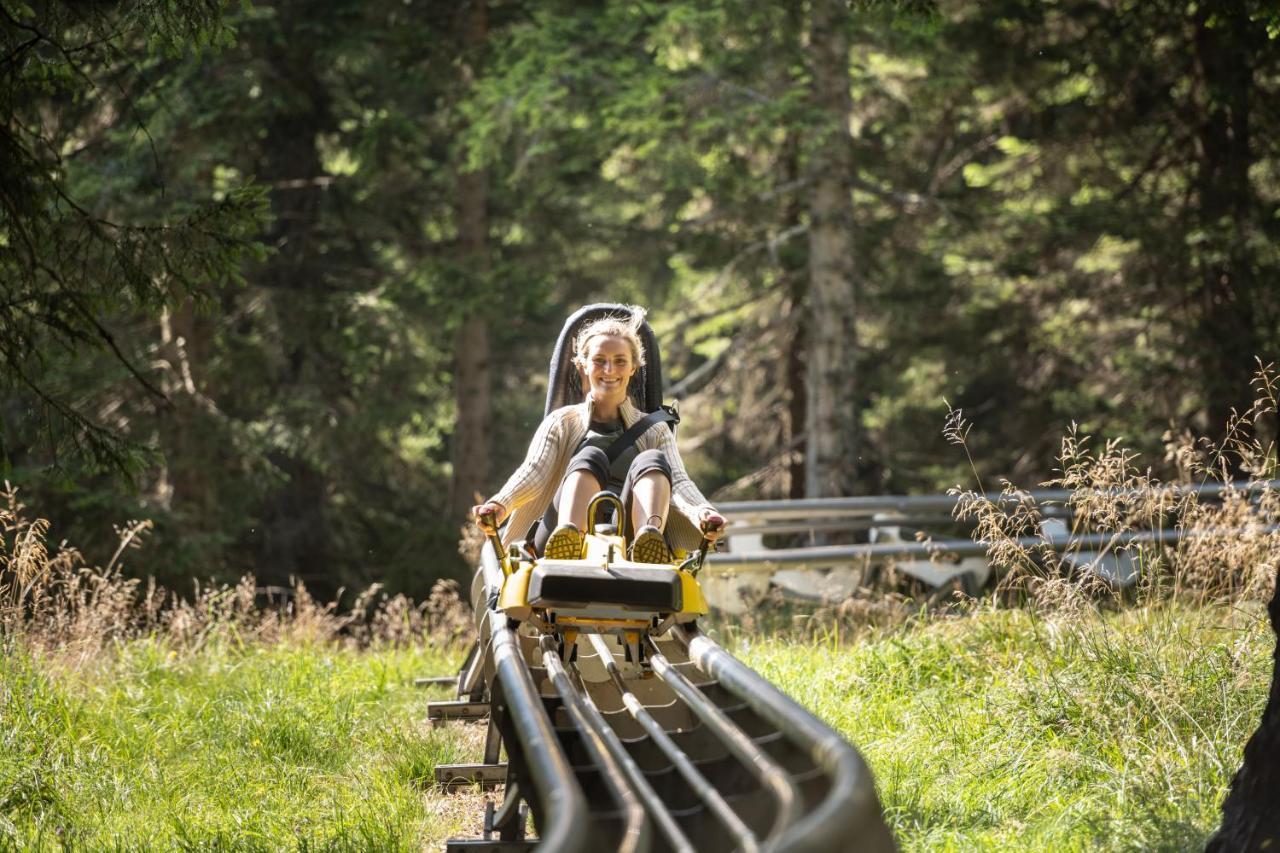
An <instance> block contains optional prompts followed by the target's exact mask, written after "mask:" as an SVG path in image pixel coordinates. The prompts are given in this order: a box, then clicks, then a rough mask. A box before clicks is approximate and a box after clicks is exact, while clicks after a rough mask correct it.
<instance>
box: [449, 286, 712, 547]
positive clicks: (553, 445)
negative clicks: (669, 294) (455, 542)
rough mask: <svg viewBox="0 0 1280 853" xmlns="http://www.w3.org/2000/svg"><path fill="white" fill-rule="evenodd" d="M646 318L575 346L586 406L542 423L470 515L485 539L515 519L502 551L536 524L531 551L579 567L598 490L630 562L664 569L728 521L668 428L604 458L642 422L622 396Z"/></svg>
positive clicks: (607, 321)
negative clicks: (613, 501) (616, 520)
mask: <svg viewBox="0 0 1280 853" xmlns="http://www.w3.org/2000/svg"><path fill="white" fill-rule="evenodd" d="M644 315H645V311H644V309H643V308H639V307H633V308H632V309H631V316H630V317H629V318H626V317H606V318H603V319H599V320H596V321H594V322H592V323H589V324H588V325H586V326H585V327H584V328H583V329H582V331H581V332H579V333H578V335H577V337H576V338H575V339H574V341H573V353H574V354H573V364H574V367H575V368H576V369H577V370H578V375H579V376H580V377H581V378H582V387H583V388H585V389H586V399H585V400H584V401H583V402H582V403H580V404H578V405H571V406H565V407H563V408H560V409H556V410H555V411H553V412H552V413H551V414H549V415H547V417H546V418H544V419H543V421H542V423H541V424H540V425H539V426H538V429H537V432H535V433H534V436H533V440H532V441H531V442H530V443H529V452H528V454H527V455H526V457H525V460H524V462H523V463H521V465H520V467H519V468H517V469H516V471H515V473H514V474H512V475H511V477H510V478H509V479H508V480H507V482H506V485H504V486H503V487H502V489H501V490H499V492H498V493H497V494H496V495H494V496H493V497H492V498H490V499H489V500H487V501H485V502H484V503H483V504H480V505H479V506H477V507H474V508H473V510H472V512H473V513H474V515H475V518H476V522H477V524H479V525H480V526H481V528H483V529H484V530H485V531H486V532H493V531H495V530H496V529H497V527H498V525H500V524H501V523H502V522H503V520H504V519H506V518H507V516H508V515H512V514H513V513H514V515H512V523H511V524H510V526H509V527H508V530H507V537H506V538H507V542H504V543H503V544H504V545H505V544H508V543H509V542H510V541H511V540H513V539H515V538H517V536H518V535H521V534H523V533H524V532H525V531H526V530H527V529H528V528H529V526H530V525H531V524H532V522H533V520H534V519H536V518H538V517H539V516H541V517H542V520H541V522H540V523H539V525H538V532H537V534H536V535H535V537H534V548H535V551H536V552H537V553H538V554H539V555H542V556H546V557H548V558H551V559H560V560H576V559H580V558H581V557H582V546H583V536H582V531H583V530H585V529H586V526H587V504H588V503H589V502H590V500H591V498H592V496H593V495H595V494H596V493H597V492H599V491H600V490H601V489H608V490H609V491H611V492H613V493H614V494H616V495H618V496H619V497H620V498H621V499H622V505H623V507H624V515H625V518H624V519H623V523H624V524H625V532H626V535H627V538H628V539H629V540H630V541H631V553H630V555H629V556H630V558H631V559H632V560H634V561H636V562H643V563H669V562H671V560H672V551H671V549H672V546H674V547H678V548H684V549H685V550H686V551H692V550H693V549H694V548H696V547H698V545H699V543H700V541H701V538H702V536H704V535H705V536H706V538H707V539H709V540H711V541H712V542H714V541H716V540H717V539H719V538H720V536H721V534H722V533H723V531H724V524H725V520H724V517H723V516H721V515H720V513H718V512H716V510H715V508H714V507H712V506H711V504H709V503H708V502H707V499H706V498H704V497H703V496H702V493H701V492H699V491H698V487H697V486H695V485H694V484H693V481H692V480H690V479H689V475H688V473H686V471H685V469H684V463H683V462H681V460H680V452H679V451H678V450H677V449H676V442H675V436H674V435H672V433H671V430H670V428H669V427H668V426H667V425H666V424H665V423H661V422H659V423H655V424H653V425H652V426H651V427H649V428H648V429H647V430H645V431H644V433H642V434H641V435H640V436H639V438H637V439H636V441H635V442H634V444H633V445H632V446H630V447H628V448H626V449H625V450H623V451H622V452H621V453H616V454H615V456H616V458H615V459H614V460H612V461H611V460H610V459H609V454H608V453H607V452H606V451H607V449H608V448H609V447H610V446H611V445H612V444H613V443H614V441H616V440H617V439H618V437H619V436H620V435H622V434H623V433H624V432H625V431H626V429H627V428H628V427H630V426H631V425H632V424H634V423H635V422H636V421H638V420H640V419H641V418H643V417H644V415H645V413H644V412H642V411H640V409H639V408H638V407H637V406H636V405H635V403H634V402H633V401H632V400H631V399H630V397H628V396H627V385H628V383H629V382H630V381H631V377H632V376H634V375H635V372H636V371H637V370H638V369H639V368H640V367H642V366H644V347H643V345H642V344H641V342H640V334H639V329H640V328H641V327H642V324H643V323H644ZM672 508H674V509H675V513H674V514H672V513H671V512H670V510H671V509H672Z"/></svg>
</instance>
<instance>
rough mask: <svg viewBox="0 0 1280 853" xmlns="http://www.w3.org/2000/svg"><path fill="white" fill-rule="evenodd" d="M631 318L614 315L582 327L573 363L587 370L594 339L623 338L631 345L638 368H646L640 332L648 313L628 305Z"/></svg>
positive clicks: (637, 306)
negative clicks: (590, 348) (589, 348)
mask: <svg viewBox="0 0 1280 853" xmlns="http://www.w3.org/2000/svg"><path fill="white" fill-rule="evenodd" d="M627 310H629V311H630V312H631V316H630V317H626V316H623V315H620V314H613V315H610V316H608V317H601V318H600V319H599V320H593V321H591V322H590V323H588V324H587V325H585V326H583V327H582V330H581V331H579V332H578V334H577V335H575V336H574V338H573V363H574V364H576V365H577V366H579V367H581V368H582V369H584V370H585V369H586V368H587V347H589V346H590V345H591V340H592V338H600V337H610V338H622V339H623V340H624V341H626V342H627V343H628V344H630V345H631V360H632V362H633V363H634V364H635V366H636V367H638V368H639V367H644V344H643V343H642V342H641V340H640V330H641V329H642V328H644V318H645V314H647V313H648V312H647V311H645V310H644V309H643V308H641V307H640V306H639V305H628V306H627Z"/></svg>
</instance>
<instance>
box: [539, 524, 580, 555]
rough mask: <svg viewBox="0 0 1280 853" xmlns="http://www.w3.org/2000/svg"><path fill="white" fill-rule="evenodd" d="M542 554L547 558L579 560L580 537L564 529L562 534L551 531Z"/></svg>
mask: <svg viewBox="0 0 1280 853" xmlns="http://www.w3.org/2000/svg"><path fill="white" fill-rule="evenodd" d="M542 555H543V556H544V557H546V558H547V559H548V560H581V559H582V537H581V536H577V535H574V533H573V531H566V532H565V533H563V534H556V533H552V534H551V538H550V539H548V540H547V546H546V548H544V549H543V552H542Z"/></svg>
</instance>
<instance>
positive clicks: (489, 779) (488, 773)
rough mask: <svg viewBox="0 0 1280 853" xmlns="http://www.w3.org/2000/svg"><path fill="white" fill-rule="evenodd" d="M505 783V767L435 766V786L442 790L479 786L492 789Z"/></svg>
mask: <svg viewBox="0 0 1280 853" xmlns="http://www.w3.org/2000/svg"><path fill="white" fill-rule="evenodd" d="M506 781H507V765H506V763H505V762H502V763H499V764H437V765H436V784H437V785H439V786H441V787H442V788H461V787H464V786H466V785H480V786H481V787H483V788H493V787H496V786H498V785H502V784H504V783H505V782H506Z"/></svg>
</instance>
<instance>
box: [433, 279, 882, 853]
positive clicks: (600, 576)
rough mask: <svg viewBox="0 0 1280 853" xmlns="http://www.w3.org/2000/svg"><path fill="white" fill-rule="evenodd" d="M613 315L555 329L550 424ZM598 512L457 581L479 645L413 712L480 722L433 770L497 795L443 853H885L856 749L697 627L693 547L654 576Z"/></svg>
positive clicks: (655, 368)
mask: <svg viewBox="0 0 1280 853" xmlns="http://www.w3.org/2000/svg"><path fill="white" fill-rule="evenodd" d="M626 313H627V308H626V307H625V306H621V305H610V304H601V305H590V306H587V307H585V308H583V309H581V310H580V311H578V312H577V313H575V314H574V315H573V316H572V317H570V318H569V320H568V321H567V322H566V323H565V326H564V329H563V331H561V333H560V338H559V341H558V343H557V345H556V349H555V353H554V354H553V356H552V360H551V375H550V382H549V384H548V391H547V403H546V412H547V413H548V414H549V413H550V412H551V411H552V410H554V409H556V408H559V407H560V406H564V405H569V404H571V403H577V402H580V401H581V400H582V399H583V390H582V387H581V384H580V380H579V377H578V373H577V370H576V369H575V368H574V366H573V364H572V362H571V357H572V352H571V350H572V343H573V339H574V336H575V335H576V333H577V331H578V330H579V329H580V328H581V327H582V326H583V325H584V324H586V323H589V322H591V321H592V320H595V319H597V318H599V317H601V316H604V315H606V314H614V315H618V314H622V315H625V314H626ZM641 338H642V341H643V343H644V345H645V349H646V352H645V360H646V363H647V365H646V367H643V368H640V369H639V370H638V371H637V372H636V375H635V376H634V377H633V379H632V383H631V386H630V388H629V392H630V394H631V397H632V399H633V400H634V401H635V402H636V404H637V405H638V406H639V407H640V408H641V409H642V410H644V411H647V412H652V411H654V410H656V409H657V408H658V407H660V406H661V404H662V381H661V380H662V376H661V362H660V360H659V353H658V346H657V342H656V341H655V340H654V336H653V331H652V329H650V328H649V326H648V324H645V325H644V327H643V329H642V330H641ZM671 426H673V425H671ZM609 507H612V508H613V509H614V510H615V512H616V515H615V518H616V519H618V520H620V519H621V518H622V512H623V508H622V506H621V502H620V501H619V500H618V498H616V497H615V496H613V495H612V494H610V493H608V492H601V493H600V494H598V495H596V497H595V499H594V500H593V501H592V504H591V508H590V509H589V511H588V519H589V521H588V525H587V530H586V534H585V541H586V544H585V555H584V558H583V559H580V560H549V559H535V558H533V557H531V556H530V555H529V554H528V553H527V552H526V551H525V550H524V549H523V548H522V547H521V546H519V545H513V546H512V547H511V548H510V550H509V551H508V553H506V554H503V553H502V549H501V547H499V540H498V539H497V537H491V538H490V541H489V542H486V543H485V546H484V550H483V552H482V555H481V559H480V566H479V568H478V569H477V571H476V573H475V577H474V580H473V581H472V584H471V603H472V606H473V607H474V609H475V619H476V629H477V636H478V640H477V642H476V645H475V646H474V647H473V648H472V650H471V654H470V655H469V657H468V658H467V661H466V663H465V664H464V665H463V668H462V671H461V672H460V673H459V676H458V701H455V702H439V703H433V704H432V705H431V706H430V707H429V716H430V717H432V718H433V719H438V720H441V721H443V720H446V719H450V718H452V719H459V718H461V719H467V718H472V719H484V718H487V719H488V734H487V737H486V739H485V747H484V762H483V764H479V765H449V766H441V767H437V768H436V776H437V780H438V781H439V782H440V783H441V784H442V785H444V786H446V787H450V788H451V787H455V786H456V785H458V784H470V783H479V784H481V785H487V786H494V785H497V784H501V785H503V786H504V790H503V799H502V803H501V805H498V806H497V807H496V808H495V805H494V803H493V802H490V803H488V804H487V808H486V813H485V823H484V837H483V838H481V839H455V840H451V841H449V842H448V846H447V850H448V851H449V853H464V851H492V852H493V853H497V851H526V850H532V849H534V848H535V847H536V848H538V849H539V850H540V851H584V853H588V851H589V853H595V852H596V851H612V850H619V851H629V852H631V853H643V851H668V850H670V851H682V853H693V851H699V853H708V851H721V850H724V851H728V850H742V851H756V850H770V851H783V850H786V851H813V853H820V852H821V853H827V851H837V850H849V851H868V853H880V851H889V850H892V849H893V841H892V839H891V837H890V835H889V832H888V830H887V828H886V827H885V823H884V820H883V817H882V815H881V811H880V806H879V803H878V801H877V799H876V794H875V787H874V785H873V782H872V779H871V774H870V772H869V771H868V769H867V766H866V764H865V763H864V762H863V760H862V758H861V756H860V755H859V754H858V752H857V751H856V750H855V749H854V748H853V747H852V746H850V745H849V744H848V743H846V742H845V741H844V740H843V739H842V738H841V737H840V736H839V735H838V734H836V733H835V732H834V731H832V730H831V729H830V728H828V727H827V726H826V725H825V724H823V723H822V722H821V721H819V720H818V719H817V718H816V717H814V716H813V715H812V714H810V713H809V712H808V711H806V710H804V709H803V708H801V707H800V706H799V705H797V704H796V703H795V702H793V701H792V700H790V699H789V698H787V697H786V696H785V695H784V694H783V693H782V692H781V691H779V690H778V689H777V688H776V687H774V686H773V685H772V684H770V683H769V682H768V681H766V680H765V679H764V678H762V677H761V676H760V675H758V674H757V673H756V672H754V671H753V670H751V669H750V668H748V667H747V666H745V665H744V664H742V663H741V662H739V661H738V660H736V659H734V658H733V657H732V656H731V655H729V653H728V652H726V651H724V649H722V648H721V647H720V646H719V645H717V644H716V643H715V642H713V641H712V640H711V639H709V638H708V637H707V636H706V635H705V634H703V633H701V632H700V631H699V630H698V619H699V618H700V617H702V616H704V615H706V613H707V603H706V601H705V599H704V598H703V595H702V589H701V587H700V585H699V583H698V580H697V574H698V571H699V570H700V568H701V564H702V558H703V557H704V556H705V553H706V545H707V543H706V542H705V541H704V542H703V547H702V549H701V550H700V551H698V552H696V553H694V554H686V553H684V552H682V551H677V553H676V556H675V561H674V562H673V563H672V564H671V565H670V566H660V565H659V566H655V565H652V564H645V563H633V562H630V561H629V560H627V559H626V555H627V553H628V551H627V545H628V543H627V542H625V541H624V537H623V535H621V534H620V533H619V532H618V530H619V529H621V525H617V526H615V525H606V524H598V523H597V517H598V512H597V510H598V509H600V508H609ZM504 753H505V757H506V760H505V762H503V761H502V760H501V759H502V757H503V755H504ZM529 816H532V823H533V827H534V831H535V832H536V837H532V836H529V835H527V834H526V826H527V822H528V821H527V819H528V817H529Z"/></svg>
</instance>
